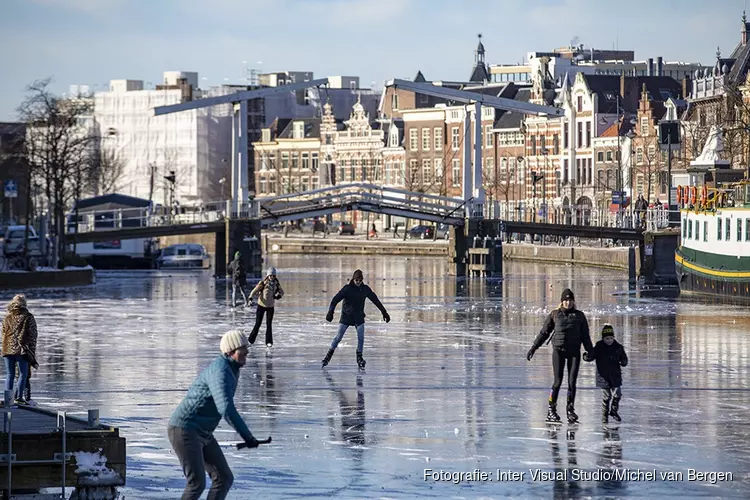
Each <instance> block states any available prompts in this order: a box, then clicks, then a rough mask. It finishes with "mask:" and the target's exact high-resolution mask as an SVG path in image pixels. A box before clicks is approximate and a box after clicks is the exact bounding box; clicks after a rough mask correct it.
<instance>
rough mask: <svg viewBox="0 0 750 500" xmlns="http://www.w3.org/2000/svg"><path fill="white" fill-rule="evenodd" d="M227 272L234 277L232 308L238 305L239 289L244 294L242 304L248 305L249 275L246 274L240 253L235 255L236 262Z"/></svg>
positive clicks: (234, 261) (231, 264)
mask: <svg viewBox="0 0 750 500" xmlns="http://www.w3.org/2000/svg"><path fill="white" fill-rule="evenodd" d="M227 271H228V272H229V274H230V275H231V276H232V307H234V306H235V305H236V304H237V302H236V301H235V294H236V293H237V289H238V288H239V289H240V293H241V294H242V303H243V304H247V297H246V296H245V287H246V286H247V273H246V272H245V264H244V262H242V254H241V253H240V252H239V251H237V252H235V253H234V260H233V261H232V262H230V263H229V267H227Z"/></svg>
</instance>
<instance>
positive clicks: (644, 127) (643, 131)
mask: <svg viewBox="0 0 750 500" xmlns="http://www.w3.org/2000/svg"><path fill="white" fill-rule="evenodd" d="M641 135H648V117H647V116H644V117H643V118H641Z"/></svg>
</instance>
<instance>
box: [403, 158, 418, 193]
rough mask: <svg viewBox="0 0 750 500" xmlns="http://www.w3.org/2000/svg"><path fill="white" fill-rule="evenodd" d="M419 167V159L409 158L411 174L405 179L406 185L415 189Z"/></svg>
mask: <svg viewBox="0 0 750 500" xmlns="http://www.w3.org/2000/svg"><path fill="white" fill-rule="evenodd" d="M418 168H419V167H418V166H417V160H409V176H408V178H407V179H405V181H406V186H407V187H408V188H409V189H414V187H415V186H414V185H415V184H416V181H417V178H416V177H417V172H418V170H417V169H418Z"/></svg>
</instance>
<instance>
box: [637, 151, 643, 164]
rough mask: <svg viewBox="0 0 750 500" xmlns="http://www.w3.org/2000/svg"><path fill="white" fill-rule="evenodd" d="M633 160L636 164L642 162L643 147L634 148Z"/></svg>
mask: <svg viewBox="0 0 750 500" xmlns="http://www.w3.org/2000/svg"><path fill="white" fill-rule="evenodd" d="M635 162H636V163H638V164H641V163H643V149H641V148H638V149H636V150H635Z"/></svg>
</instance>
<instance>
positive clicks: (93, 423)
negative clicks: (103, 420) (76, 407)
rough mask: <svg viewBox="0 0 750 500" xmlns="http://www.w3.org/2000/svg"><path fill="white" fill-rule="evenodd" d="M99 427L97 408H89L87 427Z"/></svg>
mask: <svg viewBox="0 0 750 500" xmlns="http://www.w3.org/2000/svg"><path fill="white" fill-rule="evenodd" d="M96 427H99V410H89V429H94V428H96Z"/></svg>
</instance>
